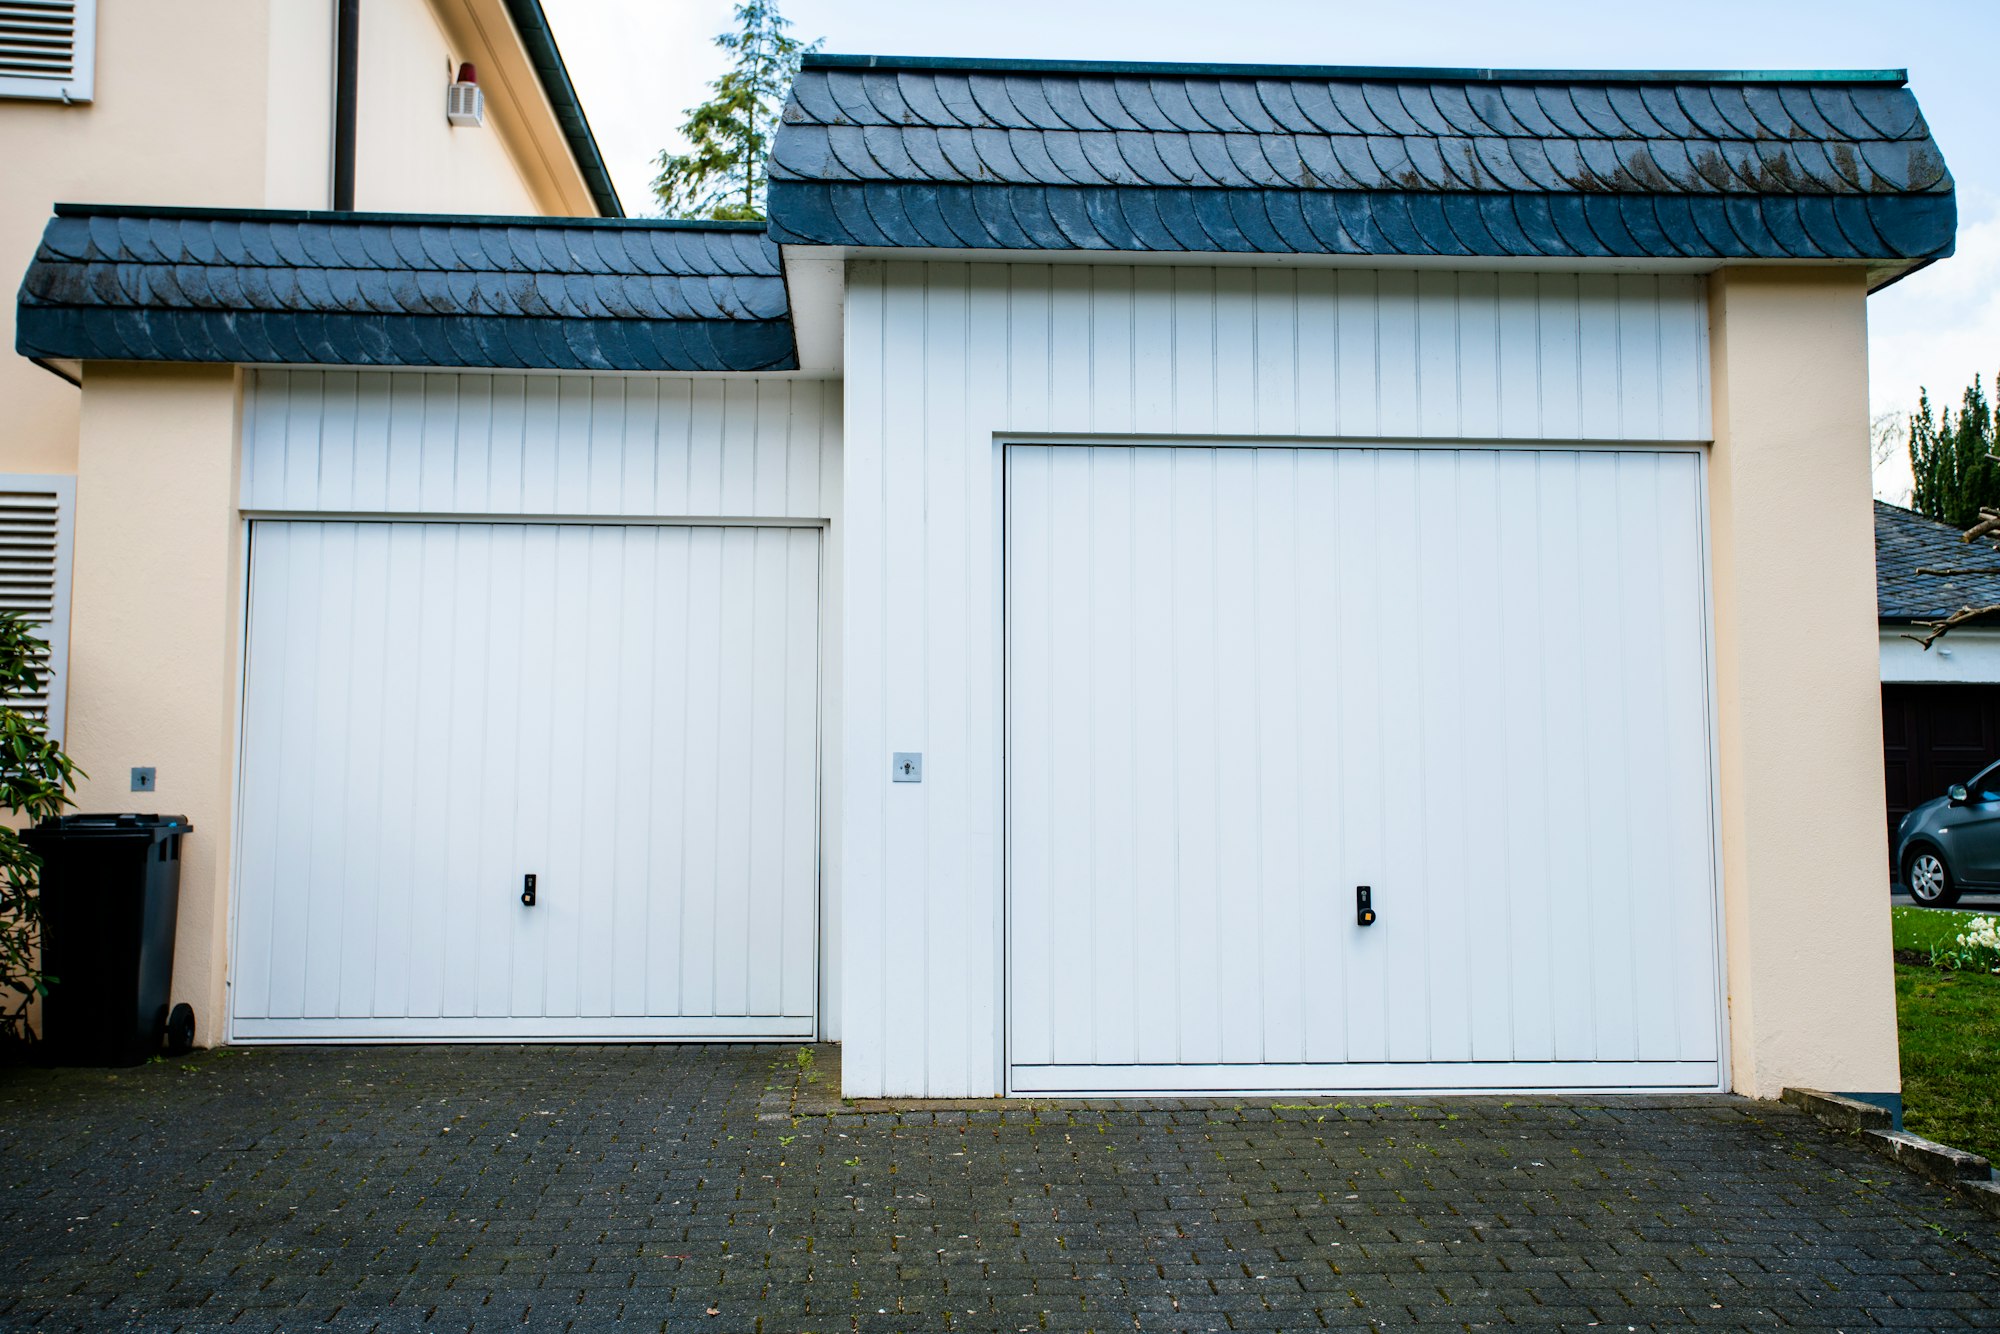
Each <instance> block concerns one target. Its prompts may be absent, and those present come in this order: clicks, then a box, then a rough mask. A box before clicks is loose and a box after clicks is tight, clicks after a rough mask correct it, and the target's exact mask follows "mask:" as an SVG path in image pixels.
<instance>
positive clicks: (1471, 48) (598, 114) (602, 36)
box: [543, 0, 2000, 499]
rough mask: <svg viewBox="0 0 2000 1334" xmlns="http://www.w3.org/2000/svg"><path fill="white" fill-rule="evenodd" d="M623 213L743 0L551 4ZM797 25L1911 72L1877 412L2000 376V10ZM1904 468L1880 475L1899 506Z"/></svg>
mask: <svg viewBox="0 0 2000 1334" xmlns="http://www.w3.org/2000/svg"><path fill="white" fill-rule="evenodd" d="M543 3H544V5H545V7H546V8H547V10H548V13H549V19H550V22H551V23H553V24H554V25H555V30H556V36H557V39H558V40H559V41H560V42H561V44H562V49H563V56H564V59H565V60H566V61H567V62H568V64H569V69H570V73H571V75H572V77H573V78H574V79H575V80H576V84H577V88H578V91H579V92H580V93H581V94H582V97H583V104H584V109H585V111H586V112H587V113H588V114H589V116H590V123H591V127H592V129H594V130H595V131H596V133H597V140H598V143H599V144H600V145H601V146H602V148H603V150H604V155H605V157H606V158H607V159H608V160H609V162H610V165H611V173H612V176H613V177H614V178H615V179H616V181H617V183H618V191H619V194H620V195H621V196H622V197H623V199H624V201H625V208H626V211H627V212H628V213H632V214H634V215H639V214H646V213H651V212H653V211H654V207H653V200H652V197H651V194H650V192H649V191H648V189H647V182H648V181H650V180H651V178H652V169H651V166H650V163H651V160H652V158H653V156H654V155H655V154H656V153H658V152H659V151H660V150H661V149H662V148H664V147H670V146H678V145H679V142H680V140H679V136H678V135H677V134H676V132H675V131H676V130H677V128H678V127H679V125H680V124H681V122H682V121H683V120H684V119H685V118H686V109H687V108H688V107H691V106H693V105H695V104H696V103H697V102H699V101H701V99H702V98H703V97H704V96H705V95H706V92H707V88H706V85H707V83H708V81H709V80H711V79H713V78H714V77H715V76H716V75H717V74H718V73H719V72H720V71H721V68H722V66H721V52H719V51H717V50H716V48H715V46H714V45H713V42H712V39H713V38H714V36H715V34H716V33H718V32H720V31H722V30H723V29H724V28H725V27H727V26H728V25H729V22H730V13H731V10H732V8H733V0H543ZM785 14H786V16H787V17H788V18H790V19H791V20H792V21H793V24H794V26H795V30H796V31H797V33H798V35H800V36H801V37H804V38H806V39H808V40H810V39H812V38H823V39H824V40H825V43H826V47H825V49H826V50H828V51H846V52H868V53H872V54H878V55H952V56H1021V57H1039V58H1069V59H1081V60H1206V61H1248V62H1264V63H1286V64H1305V63H1311V64H1330V65H1448V66H1487V67H1492V66H1500V67H1512V68H1534V69H1552V68H1554V69H1571V68H1575V69H1598V68H1604V69H1629V68H1645V69H1763V68H1783V69H1835V68H1838V69H1883V68H1896V69H1908V70H1909V72H1910V85H1911V87H1912V88H1913V89H1914V90H1915V92H1916V94H1917V99H1918V101H1919V102H1920V103H1921V104H1922V106H1923V109H1924V113H1925V115H1926V116H1927V117H1928V118H1929V120H1930V124H1931V129H1932V132H1933V133H1934V134H1935V135H1936V136H1937V140H1938V143H1939V144H1940V145H1941V146H1942V147H1943V149H1944V155H1945V161H1946V162H1947V163H1948V164H1949V165H1950V167H1951V170H1952V174H1953V176H1954V177H1956V179H1957V181H1958V207H1959V230H1958V254H1957V255H1956V256H1955V257H1954V258H1952V259H1949V260H1946V261H1944V262H1942V263H1938V264H1934V265H1932V266H1931V267H1930V268H1928V269H1926V270H1924V271H1923V272H1921V273H1918V274H1915V275H1913V276H1912V277H1909V278H1906V279H1904V280H1903V281H1902V282H1900V283H1898V284H1896V285H1895V286H1894V287H1892V288H1889V289H1888V290H1886V291H1884V292H1882V293H1881V294H1879V295H1877V296H1875V297H1873V298H1871V299H1870V301H1869V319H1870V337H1869V347H1870V354H1871V362H1872V367H1871V383H1870V393H1871V398H1872V399H1873V402H1874V406H1875V409H1876V411H1878V412H1883V411H1891V410H1902V409H1907V408H1908V407H1910V406H1911V405H1913V404H1914V403H1915V402H1916V397H1917V388H1918V386H1919V385H1928V386H1929V387H1930V390H1931V395H1932V398H1933V399H1934V400H1936V399H1949V400H1952V401H1956V398H1957V395H1958V393H1959V391H1960V390H1961V389H1962V388H1963V387H1964V386H1965V385H1966V384H1967V383H1969V382H1970V381H1971V379H1972V376H1973V375H1974V373H1975V372H1977V373H1980V374H1983V375H1984V376H1986V377H1987V379H1988V380H1991V379H1992V378H1993V376H1994V374H1995V372H1996V371H2000V142H1996V138H1997V137H2000V136H1996V134H1995V121H1996V114H1995V110H1994V107H1995V90H1994V80H1995V74H1994V69H1995V64H1994V62H1995V58H1996V55H2000V0H1898V2H1897V3H1893V4H1885V3H1884V2H1883V0H1674V3H1671V4H1633V3H1624V4H1620V3H1616V0H1513V2H1512V3H1504V4H1503V3H1495V0H1400V3H1394V4H1383V3H1382V2H1381V0H1365V2H1357V0H1263V2H1262V3H1259V4H1254V5H1217V4H1215V3H1214V0H1200V2H1199V3H1197V2H1196V0H1009V2H1008V3H1007V4H1005V5H974V4H964V3H953V0H942V2H940V0H790V2H789V3H787V4H786V5H785ZM1908 486H1909V480H1908V468H1907V466H1906V465H1905V464H1904V462H1903V460H1902V459H1901V458H1900V457H1899V458H1898V459H1896V460H1895V461H1893V463H1892V464H1891V466H1890V467H1888V468H1885V469H1883V470H1882V471H1881V472H1879V473H1878V475H1877V478H1876V487H1877V490H1878V491H1880V492H1881V493H1883V494H1884V495H1886V496H1888V497H1889V498H1891V499H1897V498H1900V497H1901V495H1902V494H1903V493H1905V492H1906V491H1907V488H1908Z"/></svg>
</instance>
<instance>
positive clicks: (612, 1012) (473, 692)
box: [232, 521, 819, 1040]
mask: <svg viewBox="0 0 2000 1334" xmlns="http://www.w3.org/2000/svg"><path fill="white" fill-rule="evenodd" d="M818 543H819V535H818V533H817V531H816V530H813V529H803V528H782V527H764V528H749V527H745V528H722V527H707V528H693V527H679V528H676V527H666V526H638V527H627V526H617V525H585V524H566V525H529V524H489V523H476V522H461V523H450V522H436V523H431V522H426V523H412V522H345V521H334V522H290V521H283V522H279V521H260V522H258V523H257V524H256V525H255V526H254V529H253V537H252V556H251V566H252V571H251V605H250V621H249V631H248V644H247V652H246V664H247V665H246V672H247V680H246V686H245V709H244V716H245V733H244V760H243V772H244V779H243V792H244V796H243V812H242V819H241V830H242V833H241V838H242V850H243V851H242V861H241V871H240V880H239V887H238V894H237V900H238V905H239V906H238V909H237V913H238V917H237V927H236V938H235V939H236V944H235V951H236V953H235V959H234V977H233V984H234V986H235V992H234V996H233V999H232V1013H233V1016H234V1020H235V1022H234V1027H233V1032H234V1034H235V1035H236V1036H239V1037H242V1038H244V1039H245V1040H307V1039H312V1038H327V1039H330V1040H368V1039H371V1038H376V1039H386V1038H389V1037H393V1036H396V1035H405V1036H412V1037H426V1036H430V1037H439V1038H446V1037H459V1036H462V1037H466V1038H469V1039H481V1040H483V1039H485V1038H489V1037H491V1038H495V1039H496V1040H497V1038H498V1037H499V1036H501V1035H505V1034H514V1035H517V1036H520V1037H538V1036H542V1037H556V1036H564V1035H567V1036H572V1037H590V1036H605V1037H634V1036H641V1037H644V1036H651V1037H662V1038H668V1037H678V1036H695V1037H729V1036H759V1035H763V1036H769V1035H772V1034H778V1035H782V1036H790V1035H793V1034H794V1033H795V1032H802V1033H803V1035H807V1036H809V1035H810V1033H811V1029H812V1018H811V1016H812V1013H813V999H814V996H815V992H816V984H815V981H814V978H815V974H816V966H815V965H816V959H815V955H814V949H813V944H812V942H813V941H814V940H815V939H816V927H815V919H816V911H817V876H818V863H817V850H816V840H817V837H818V823H817V779H816V772H817V769H816V756H817V727H818V721H817V698H818V694H817V692H818V685H817V681H818V615H819V612H818V575H819V567H818ZM531 872H532V873H534V874H535V875H536V876H537V881H538V890H537V893H538V902H537V905H536V906H534V907H532V908H530V907H525V906H523V905H522V904H521V903H520V901H519V895H520V892H521V884H522V876H523V875H524V874H527V873H531ZM801 1026H803V1027H801Z"/></svg>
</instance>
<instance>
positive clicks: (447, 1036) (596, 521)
mask: <svg viewBox="0 0 2000 1334" xmlns="http://www.w3.org/2000/svg"><path fill="white" fill-rule="evenodd" d="M239 517H240V532H239V535H238V545H239V568H240V569H241V571H242V576H241V581H240V583H239V586H238V589H237V593H238V626H239V633H238V635H237V646H236V661H235V665H234V671H235V690H236V699H235V706H236V707H235V713H236V735H235V738H234V757H235V765H234V769H235V772H234V776H233V788H234V790H233V793H232V799H231V825H232V829H231V832H230V843H231V856H230V870H229V904H228V916H229V920H228V935H227V939H228V942H229V960H228V967H227V983H226V985H227V988H228V990H227V992H226V1000H225V1005H224V1014H225V1017H226V1018H225V1024H226V1034H225V1039H224V1040H225V1041H226V1042H228V1043H231V1044H236V1045H286V1044H294V1045H295V1044H300V1043H309V1044H312V1045H396V1044H409V1043H422V1042H452V1043H524V1042H533V1043H590V1042H617V1043H626V1042H659V1043H684V1042H740V1043H757V1042H765V1043H768V1042H774V1041H800V1040H804V1041H812V1040H816V1039H819V1038H821V1037H823V1025H824V1024H825V1023H826V1022H827V1020H826V1015H827V997H826V994H825V988H826V986H827V978H828V960H827V958H826V950H827V937H826V930H825V927H826V912H827V906H826V902H825V899H826V802H827V793H826V775H825V772H824V766H825V747H826V728H827V726H828V721H829V706H830V704H831V701H830V700H829V699H828V688H827V661H826V649H827V635H828V632H829V627H828V625H827V619H826V618H827V612H828V608H829V606H832V605H837V601H836V598H835V596H834V595H833V592H832V590H829V589H828V588H827V586H826V578H827V572H828V560H829V552H828V534H829V528H830V524H829V521H828V520H826V519H824V518H806V517H793V516H784V517H745V516H713V515H632V514H618V513H611V514H605V513H585V514H520V513H509V512H499V513H468V512H461V511H448V510H447V511H437V512H425V511H410V512H403V511H393V512H383V511H379V510H369V511H357V512H340V511H332V510H283V509H248V508H246V509H243V510H241V511H239ZM260 523H284V524H381V525H390V526H404V525H438V524H453V525H467V526H472V525H496V526H510V527H544V526H545V527H561V528H578V527H581V528H617V529H631V528H674V529H758V528H778V529H787V530H797V531H806V532H812V533H813V534H814V535H815V537H816V552H817V554H816V558H815V576H814V577H815V581H816V588H817V590H818V592H817V599H818V602H817V606H816V608H815V612H814V618H813V626H814V642H813V651H814V661H813V701H814V709H815V720H814V726H813V732H812V740H813V758H812V818H813V830H814V834H813V850H812V895H811V898H812V914H811V923H810V935H811V941H812V948H811V951H810V955H811V982H810V989H809V992H808V995H809V997H810V1000H809V1005H810V1007H811V1011H812V1012H811V1014H810V1015H808V1016H806V1017H805V1018H804V1019H803V1020H802V1021H801V1022H798V1023H788V1024H785V1025H780V1026H776V1027H773V1026H771V1025H763V1026H760V1027H757V1028H755V1030H754V1031H752V1030H750V1029H746V1028H744V1027H742V1026H732V1025H731V1024H730V1023H729V1022H728V1021H720V1022H718V1021H706V1022H704V1021H699V1020H697V1021H694V1022H688V1021H686V1020H666V1021H662V1020H659V1019H636V1020H635V1019H630V1018H623V1017H606V1018H605V1019H604V1020H602V1021H601V1022H598V1023H595V1024H593V1026H592V1027H591V1028H590V1029H589V1030H588V1031H585V1030H584V1029H582V1028H580V1027H578V1028H575V1029H573V1030H571V1031H565V1032H548V1033H541V1032H534V1031H512V1030H510V1029H509V1028H508V1027H507V1026H506V1025H505V1024H504V1023H499V1024H489V1025H468V1024H466V1023H464V1022H462V1021H459V1020H454V1019H438V1020H426V1019H411V1020H405V1021H401V1025H400V1031H398V1032H395V1033H386V1034H385V1033H374V1032H368V1031H365V1030H364V1029H361V1028H358V1027H357V1028H355V1029H353V1030H351V1031H328V1030H319V1031H316V1032H314V1033H313V1034H311V1035H305V1034H299V1035H292V1034H285V1033H271V1032H266V1033H246V1032H243V1031H240V1029H239V1025H238V1023H237V1017H236V1004H235V987H236V982H237V977H236V974H237V969H238V961H239V960H240V958H241V957H242V956H241V954H240V952H239V950H238V945H237V935H238V928H239V922H240V919H241V909H242V904H243V898H244V896H243V892H242V883H241V879H242V867H243V839H244V835H245V832H246V831H245V823H244V805H245V790H244V761H245V757H246V754H247V747H248V742H249V736H248V732H249V727H248V719H247V717H246V708H245V705H246V701H247V698H248V691H249V673H250V658H249V652H248V647H249V629H250V606H251V590H250V580H251V573H252V548H253V542H254V535H255V530H256V527H257V525H258V524H260ZM666 1025H672V1026H673V1031H670V1032H669V1031H663V1028H664V1027H665V1026H666ZM766 1028H769V1029H770V1031H764V1030H765V1029H766ZM780 1028H782V1031H780Z"/></svg>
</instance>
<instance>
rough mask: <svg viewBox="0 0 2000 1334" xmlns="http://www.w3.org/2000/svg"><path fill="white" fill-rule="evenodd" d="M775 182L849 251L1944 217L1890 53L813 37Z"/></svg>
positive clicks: (792, 209)
mask: <svg viewBox="0 0 2000 1334" xmlns="http://www.w3.org/2000/svg"><path fill="white" fill-rule="evenodd" d="M770 180H771V190H770V213H771V218H772V230H773V234H774V235H775V236H776V238H777V239H778V240H779V241H782V242H793V243H818V244H833V245H848V246H869V247H875V246H899V247H942V248H998V249H1009V250H1121V251H1234V252H1251V253H1260V254H1287V253H1297V254H1344V255H1398V256H1401V255H1425V256H1428V255H1440V256H1496V257H1499V256H1523V257H1552V258H1554V257H1560V258H1576V257H1597V258H1615V257H1643V258H1692V259H1728V258H1770V259H1791V258H1814V259H1819V258H1845V259H1875V260H1900V261H1911V260H1917V261H1921V260H1926V259H1930V258H1933V257H1936V256H1940V255H1945V254H1949V253H1950V251H1951V247H1952V234H1953V229H1954V226H1955V223H1956V216H1957V211H1956V204H1955V201H1954V196H1953V187H1952V180H1951V176H1950V174H1949V173H1948V172H1947V171H1946V169H1945V165H1944V159H1943V157H1942V155H1941V154H1940V153H1939V152H1938V149H1937V145H1936V144H1935V143H1934V142H1933V141H1932V139H1931V135H1930V130H1929V128H1928V127H1927V126H1926V125H1925V123H1924V119H1923V117H1922V115H1921V114H1920V113H1919V112H1918V110H1917V104H1916V99H1915V98H1914V97H1912V96H1911V94H1910V92H1909V90H1908V89H1907V88H1906V87H1905V86H1904V76H1903V72H1902V71H1900V70H1888V71H1859V72H1838V71H1804V72H1786V71H1774V72H1750V73H1693V72H1690V73H1638V72H1605V73H1576V72H1556V71H1488V70H1426V69H1379V68H1338V67H1334V68H1324V67H1298V66H1249V65H1237V66H1232V65H1131V64H1095V63H1088V62H1078V61H1062V62H1025V61H989V60H937V59H916V58H896V57H877V56H837V55H814V56H808V57H806V61H805V67H804V69H803V70H802V71H801V72H800V75H799V78H798V80H797V82H796V83H795V84H794V86H793V89H792V95H791V99H790V101H789V102H788V103H787V104H786V107H785V111H784V121H783V126H782V128H781V129H780V130H779V132H778V135H777V137H776V141H775V143H774V146H773V150H772V160H771V166H770ZM1900 267H1908V266H1907V265H1903V266H1900Z"/></svg>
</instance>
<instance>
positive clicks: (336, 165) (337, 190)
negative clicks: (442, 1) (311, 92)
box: [333, 0, 361, 211]
mask: <svg viewBox="0 0 2000 1334" xmlns="http://www.w3.org/2000/svg"><path fill="white" fill-rule="evenodd" d="M360 45H361V0H336V10H335V19H334V33H333V206H334V207H335V208H336V209H340V210H343V211H345V210H350V209H352V208H353V207H354V119H355V105H356V96H355V89H356V85H357V82H358V80H357V78H356V75H357V67H358V66H359V65H360V63H361V57H360Z"/></svg>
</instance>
